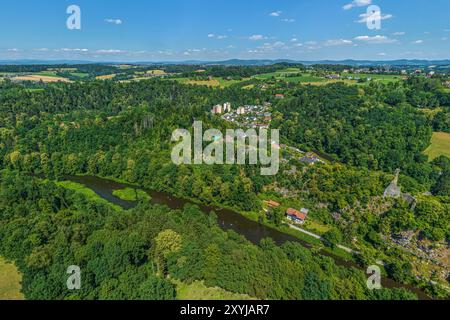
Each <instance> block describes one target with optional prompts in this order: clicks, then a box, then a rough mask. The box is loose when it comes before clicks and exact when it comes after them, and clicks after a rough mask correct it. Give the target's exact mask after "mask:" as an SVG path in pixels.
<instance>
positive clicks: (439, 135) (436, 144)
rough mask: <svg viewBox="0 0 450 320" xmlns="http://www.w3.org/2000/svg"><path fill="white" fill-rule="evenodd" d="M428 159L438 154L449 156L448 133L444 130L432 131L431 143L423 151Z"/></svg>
mask: <svg viewBox="0 0 450 320" xmlns="http://www.w3.org/2000/svg"><path fill="white" fill-rule="evenodd" d="M424 153H425V154H426V155H427V156H428V158H429V160H430V161H433V160H434V159H436V158H437V157H439V156H447V157H450V134H448V133H445V132H434V133H433V137H432V138H431V145H430V146H429V147H428V148H427V149H426V150H425V151H424Z"/></svg>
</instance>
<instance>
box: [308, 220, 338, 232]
mask: <svg viewBox="0 0 450 320" xmlns="http://www.w3.org/2000/svg"><path fill="white" fill-rule="evenodd" d="M304 227H305V229H308V230H309V231H311V232H313V233H316V234H318V235H323V234H324V233H326V232H328V231H329V230H330V229H331V228H330V227H329V226H326V225H323V224H320V223H318V222H316V221H314V220H313V219H309V220H307V221H306V223H305V225H304Z"/></svg>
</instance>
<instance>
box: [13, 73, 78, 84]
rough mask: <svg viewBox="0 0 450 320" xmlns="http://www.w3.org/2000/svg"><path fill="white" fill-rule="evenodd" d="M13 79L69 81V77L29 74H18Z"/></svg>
mask: <svg viewBox="0 0 450 320" xmlns="http://www.w3.org/2000/svg"><path fill="white" fill-rule="evenodd" d="M13 80H15V81H36V82H39V81H42V82H71V81H70V80H69V79H66V78H61V77H57V76H43V75H38V74H34V75H29V76H19V77H15V78H13Z"/></svg>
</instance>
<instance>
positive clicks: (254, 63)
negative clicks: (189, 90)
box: [0, 59, 450, 67]
mask: <svg viewBox="0 0 450 320" xmlns="http://www.w3.org/2000/svg"><path fill="white" fill-rule="evenodd" d="M276 63H300V64H304V65H314V64H335V65H336V64H339V65H348V66H417V67H429V66H450V60H449V59H446V60H407V59H403V60H390V61H377V60H351V59H349V60H319V61H298V60H289V59H277V60H256V59H255V60H241V59H230V60H224V61H201V60H198V61H197V60H188V61H141V62H129V61H128V62H117V61H116V62H113V61H86V60H32V59H22V60H0V65H46V64H48V65H53V64H58V65H61V64H67V65H74V64H137V65H174V64H188V65H225V66H262V65H272V64H276Z"/></svg>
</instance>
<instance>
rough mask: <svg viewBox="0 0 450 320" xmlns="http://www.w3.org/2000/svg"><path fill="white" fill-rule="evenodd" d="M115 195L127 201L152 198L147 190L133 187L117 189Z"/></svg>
mask: <svg viewBox="0 0 450 320" xmlns="http://www.w3.org/2000/svg"><path fill="white" fill-rule="evenodd" d="M113 195H114V196H115V197H117V198H120V199H122V200H125V201H137V200H138V199H143V200H151V197H150V195H149V194H148V193H147V192H145V191H143V190H139V189H133V188H125V189H121V190H115V191H114V192H113Z"/></svg>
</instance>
